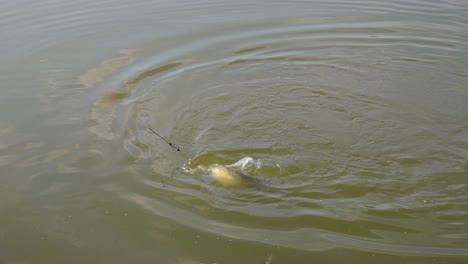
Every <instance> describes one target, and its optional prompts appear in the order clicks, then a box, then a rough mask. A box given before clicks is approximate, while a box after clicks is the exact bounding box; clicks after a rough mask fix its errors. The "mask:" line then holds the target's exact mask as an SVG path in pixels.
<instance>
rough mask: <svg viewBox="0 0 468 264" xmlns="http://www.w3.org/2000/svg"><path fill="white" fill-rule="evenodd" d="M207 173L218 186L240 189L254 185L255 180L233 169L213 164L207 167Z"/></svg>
mask: <svg viewBox="0 0 468 264" xmlns="http://www.w3.org/2000/svg"><path fill="white" fill-rule="evenodd" d="M208 172H209V173H210V174H211V175H212V176H213V178H214V179H215V180H216V182H218V183H219V184H221V185H223V186H228V187H240V186H244V185H248V184H255V183H256V182H255V179H254V178H253V177H251V176H248V175H246V174H244V173H242V172H241V171H239V170H236V169H234V168H228V167H226V166H223V165H218V164H214V165H211V166H209V167H208Z"/></svg>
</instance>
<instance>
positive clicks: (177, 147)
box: [149, 127, 180, 151]
mask: <svg viewBox="0 0 468 264" xmlns="http://www.w3.org/2000/svg"><path fill="white" fill-rule="evenodd" d="M149 130H151V132H153V133H154V134H156V135H157V136H158V137H160V138H161V139H162V140H164V141H166V143H167V144H169V146H171V148H172V149H173V150H177V151H180V148H179V146H177V144H174V143H171V142H169V141H167V140H166V139H165V138H163V137H161V135H159V134H158V133H156V131H154V130H153V129H152V128H151V127H149Z"/></svg>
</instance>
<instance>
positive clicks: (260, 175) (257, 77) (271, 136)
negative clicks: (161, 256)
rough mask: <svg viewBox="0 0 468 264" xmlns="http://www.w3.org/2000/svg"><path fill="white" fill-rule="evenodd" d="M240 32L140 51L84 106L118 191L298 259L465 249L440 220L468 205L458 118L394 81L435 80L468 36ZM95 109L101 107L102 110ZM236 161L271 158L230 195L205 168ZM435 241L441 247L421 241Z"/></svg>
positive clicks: (189, 222)
mask: <svg viewBox="0 0 468 264" xmlns="http://www.w3.org/2000/svg"><path fill="white" fill-rule="evenodd" d="M423 7H424V8H426V9H427V10H426V11H429V10H432V8H433V7H432V6H430V5H424V6H423ZM389 8H400V4H398V5H394V6H391V7H389ZM391 12H394V11H391ZM302 23H304V22H302ZM245 28H248V27H241V28H235V29H229V31H228V30H227V32H225V33H222V34H213V33H209V34H207V35H205V34H200V36H198V37H197V38H194V39H192V41H190V42H177V41H173V42H174V43H177V44H175V45H174V46H171V47H167V49H165V50H163V51H160V50H158V52H154V53H155V55H151V54H152V52H151V51H141V52H142V53H146V54H150V55H149V56H148V57H146V58H144V59H141V60H139V61H135V63H133V64H131V65H128V67H126V68H125V70H124V71H121V72H120V73H119V75H118V76H112V79H113V82H114V83H117V86H118V87H117V88H115V90H112V91H111V93H112V94H113V95H115V96H113V97H112V98H114V97H115V98H116V99H115V100H110V99H109V100H104V99H100V100H99V101H98V103H96V104H95V111H93V113H92V116H91V118H92V119H93V121H95V123H96V124H95V125H94V126H92V127H90V129H89V130H90V131H91V132H93V133H94V134H96V136H98V137H101V138H102V139H108V140H111V139H115V138H119V139H122V142H123V143H122V149H123V150H125V155H127V156H128V158H127V160H132V162H131V164H132V169H133V170H134V171H133V175H132V176H133V178H132V180H133V181H134V184H135V186H139V187H138V188H137V187H128V188H129V190H122V193H124V194H122V193H121V194H120V195H121V196H122V197H123V198H124V199H126V200H129V201H131V202H132V203H134V204H136V205H138V206H140V207H141V208H144V209H145V210H147V211H149V212H151V213H153V214H155V215H157V216H160V217H167V218H169V219H172V220H174V221H176V222H178V223H180V224H182V225H185V226H188V227H190V228H194V229H197V230H201V231H205V232H211V233H215V234H217V235H221V236H228V237H231V238H238V239H244V240H250V241H256V242H260V243H272V244H278V245H282V246H285V247H290V248H296V249H301V250H308V251H310V250H311V251H314V250H326V249H331V248H336V247H344V248H346V247H352V248H354V249H357V250H365V251H383V252H386V253H391V254H393V253H401V254H409V255H423V256H437V255H452V254H454V255H461V256H466V255H467V252H466V251H465V250H463V249H459V248H456V247H458V246H460V241H461V240H460V234H464V233H463V230H462V229H463V227H461V229H457V230H455V231H454V230H449V229H448V228H447V226H446V223H447V221H450V222H451V223H463V222H464V221H466V219H467V216H466V215H456V216H452V214H453V212H458V211H460V210H462V207H463V206H465V205H466V202H467V199H466V195H464V194H462V192H463V190H464V189H466V188H465V186H464V185H463V180H462V179H461V177H459V176H456V175H459V174H460V175H461V174H462V173H463V172H464V171H466V166H465V164H466V162H465V158H466V149H465V147H464V146H460V145H459V144H457V142H460V141H463V138H462V137H463V133H462V132H460V131H463V126H460V124H462V123H461V122H454V120H453V119H452V120H449V119H447V118H446V117H447V114H445V113H441V112H439V111H438V109H437V107H432V106H431V105H427V104H425V103H420V104H415V103H414V102H413V101H411V100H408V101H407V100H406V99H407V98H411V99H414V100H421V97H420V96H419V94H418V96H415V97H412V96H413V94H412V90H411V87H410V86H411V85H412V84H414V83H413V82H412V80H413V79H411V78H412V77H404V78H403V77H402V76H406V75H405V74H406V72H407V71H413V72H414V74H416V75H417V74H418V73H419V72H417V71H419V70H421V69H424V71H425V72H424V73H425V74H427V73H429V74H436V73H437V71H438V70H437V68H440V67H441V64H442V65H445V63H447V61H444V59H440V58H443V56H442V55H443V54H446V53H452V54H457V53H458V52H462V51H463V50H464V49H465V48H466V43H465V42H463V41H461V40H460V39H459V38H458V37H454V38H453V39H447V38H443V37H441V36H436V35H430V34H427V32H426V31H425V30H424V29H421V28H417V27H416V26H415V24H411V23H409V26H408V27H405V26H403V25H402V24H401V23H398V22H388V21H386V22H381V23H375V27H370V26H369V25H368V24H367V23H363V22H348V21H347V22H346V23H345V22H343V21H336V20H333V21H327V20H321V21H320V23H317V24H299V25H298V24H293V23H289V24H288V23H286V24H285V23H283V22H279V23H278V25H277V26H276V27H271V26H261V25H260V26H258V25H257V26H253V27H252V28H250V29H248V30H246V29H245ZM428 54H432V55H430V56H429V55H428ZM438 55H441V56H442V57H439V59H438V58H437V56H438ZM132 62H133V61H132ZM119 65H120V64H119ZM123 66H126V65H123ZM110 73H111V71H106V74H110ZM408 87H409V88H408ZM428 89H432V88H428ZM434 89H435V90H434V92H435V93H436V92H437V90H436V89H437V87H436V88H434ZM117 95H118V96H117ZM105 98H107V97H105ZM103 101H112V109H111V110H109V111H107V112H106V111H101V110H102V109H105V108H104V107H103V105H102V102H103ZM421 102H423V101H421ZM99 109H101V110H99ZM103 113H104V114H103ZM106 113H107V114H106ZM461 120H463V118H460V119H459V121H461ZM148 127H153V128H155V129H156V130H157V131H158V133H159V134H161V135H162V136H163V137H164V138H165V139H167V141H169V142H174V143H176V144H177V145H179V146H180V149H181V151H180V152H175V151H172V149H171V148H170V147H169V146H167V143H166V142H164V141H163V140H161V139H160V138H158V137H155V136H154V135H153V134H151V133H150V132H149V131H148ZM447 131H452V132H453V131H456V132H457V133H458V134H459V135H460V136H459V137H458V138H457V137H455V138H453V137H452V138H451V137H449V135H451V134H453V133H452V132H447ZM457 133H456V134H457ZM246 157H252V158H253V160H255V161H262V162H265V163H264V164H268V163H267V161H268V162H270V163H269V164H270V165H268V166H267V165H265V166H260V167H259V168H258V170H254V171H248V172H246V174H251V175H249V176H254V177H255V178H256V179H259V180H260V182H261V183H262V184H261V187H253V186H247V187H245V188H227V187H224V186H220V185H217V184H215V183H214V182H213V180H212V179H211V178H210V175H208V174H209V173H207V169H206V168H208V167H209V166H210V165H212V164H222V165H228V164H232V163H234V162H236V161H238V160H240V159H242V158H246ZM184 164H186V165H185V166H184ZM273 164H276V165H277V166H275V165H273ZM200 168H201V169H200ZM203 168H204V169H203ZM278 168H280V169H279V170H278ZM244 172H245V171H244ZM444 175H452V176H456V177H454V178H451V179H450V180H443V179H444ZM132 188H135V190H134V189H132ZM147 189H151V190H153V192H154V196H151V195H147V194H146V193H145V192H144V191H142V190H147ZM138 190H139V191H138ZM451 191H452V192H453V191H456V192H457V193H456V195H455V197H453V198H451V195H453V193H451ZM455 200H458V201H459V202H457V203H454V201H455ZM434 212H440V213H441V214H440V215H437V216H435V215H433V213H434ZM424 219H432V220H434V221H433V222H432V223H425V222H423V220H424ZM454 226H455V225H454ZM427 230H430V231H427ZM465 233H466V232H465ZM401 234H405V235H404V236H401ZM434 236H437V237H438V243H437V246H440V247H431V245H430V244H429V243H430V240H431V239H430V238H432V237H434ZM265 241H274V242H265ZM388 241H392V242H391V243H387V242H388ZM406 245H407V246H406Z"/></svg>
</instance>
